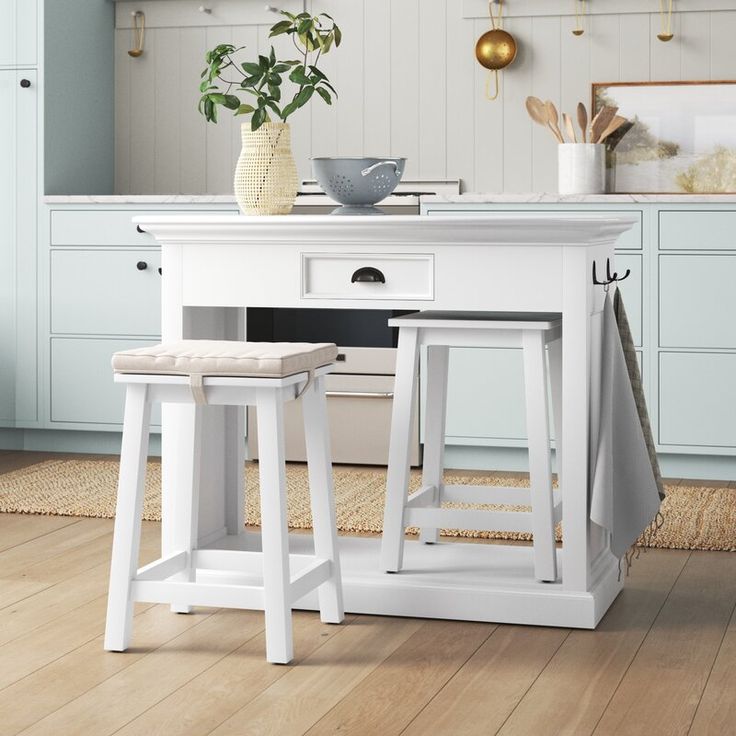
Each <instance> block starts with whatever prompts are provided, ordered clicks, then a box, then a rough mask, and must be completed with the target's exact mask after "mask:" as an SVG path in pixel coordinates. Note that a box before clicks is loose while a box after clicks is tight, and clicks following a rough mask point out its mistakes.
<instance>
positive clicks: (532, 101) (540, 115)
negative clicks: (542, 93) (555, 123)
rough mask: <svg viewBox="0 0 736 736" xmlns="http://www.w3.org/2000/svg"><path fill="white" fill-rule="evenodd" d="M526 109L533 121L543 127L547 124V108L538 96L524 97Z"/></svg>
mask: <svg viewBox="0 0 736 736" xmlns="http://www.w3.org/2000/svg"><path fill="white" fill-rule="evenodd" d="M526 111H527V112H528V113H529V117H530V118H531V119H532V120H533V121H534V122H535V123H539V125H542V126H544V127H545V128H546V127H547V126H548V124H549V118H548V117H547V108H546V107H545V106H544V102H542V100H540V99H539V97H527V98H526Z"/></svg>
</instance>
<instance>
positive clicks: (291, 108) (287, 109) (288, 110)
mask: <svg viewBox="0 0 736 736" xmlns="http://www.w3.org/2000/svg"><path fill="white" fill-rule="evenodd" d="M296 109H297V104H296V101H294V100H292V101H291V102H290V103H289V104H288V105H285V106H284V109H283V110H282V111H281V119H282V120H286V118H288V117H289V115H291V114H292V113H294V112H295V111H296Z"/></svg>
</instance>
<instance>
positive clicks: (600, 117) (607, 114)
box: [590, 105, 618, 143]
mask: <svg viewBox="0 0 736 736" xmlns="http://www.w3.org/2000/svg"><path fill="white" fill-rule="evenodd" d="M617 112H618V108H617V107H609V106H608V105H606V106H605V107H603V108H602V109H601V110H600V112H599V113H598V114H597V115H596V116H595V117H594V118H593V121H592V122H591V124H590V142H591V143H599V142H600V137H601V133H603V131H604V130H605V129H606V128H607V127H608V125H609V123H610V122H611V120H613V118H614V117H616V113H617Z"/></svg>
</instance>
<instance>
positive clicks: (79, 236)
mask: <svg viewBox="0 0 736 736" xmlns="http://www.w3.org/2000/svg"><path fill="white" fill-rule="evenodd" d="M141 214H146V215H151V216H158V215H186V214H189V215H191V214H194V213H193V211H192V210H181V211H177V210H173V209H171V210H162V211H161V212H152V211H150V210H146V211H145V213H143V212H141V211H140V210H105V209H94V210H52V211H51V245H57V246H67V245H72V246H73V245H80V246H84V245H128V246H131V245H132V246H135V247H140V246H151V247H158V244H157V243H156V241H155V240H154V239H153V238H152V237H151V236H150V235H147V234H146V233H142V232H139V231H138V229H137V228H136V226H135V225H134V224H133V218H134V217H136V216H137V215H141ZM196 214H198V215H222V214H230V212H228V211H223V210H218V211H212V212H207V211H204V210H196Z"/></svg>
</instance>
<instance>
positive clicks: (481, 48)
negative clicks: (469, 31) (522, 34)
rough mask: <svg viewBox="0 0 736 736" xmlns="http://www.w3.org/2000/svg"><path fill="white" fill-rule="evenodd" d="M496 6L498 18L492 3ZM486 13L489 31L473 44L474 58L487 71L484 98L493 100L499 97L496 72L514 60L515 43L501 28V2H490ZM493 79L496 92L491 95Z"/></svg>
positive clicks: (498, 0)
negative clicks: (488, 19)
mask: <svg viewBox="0 0 736 736" xmlns="http://www.w3.org/2000/svg"><path fill="white" fill-rule="evenodd" d="M494 2H495V3H497V4H498V16H497V17H494V15H493V3H494ZM488 13H489V15H490V16H491V30H490V31H486V32H485V33H484V34H483V35H482V36H481V37H480V38H479V39H478V41H477V43H476V44H475V58H476V59H478V62H479V63H480V64H481V65H482V66H484V67H485V68H486V69H488V70H489V71H488V79H487V80H486V97H487V98H488V99H489V100H495V99H497V98H498V95H499V86H498V72H499V70H501V69H504V68H505V67H507V66H508V65H509V64H510V63H511V62H512V61H513V60H514V59H515V58H516V41H515V40H514V37H513V36H512V35H511V34H510V33H508V32H507V31H504V30H503V29H502V28H501V22H502V16H503V0H490V1H489V3H488ZM492 77H493V78H495V82H496V91H495V93H494V94H491V78H492Z"/></svg>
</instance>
